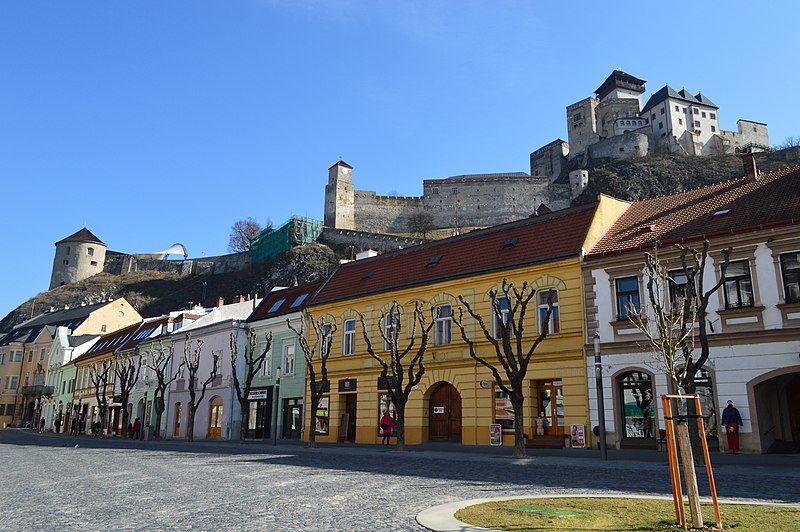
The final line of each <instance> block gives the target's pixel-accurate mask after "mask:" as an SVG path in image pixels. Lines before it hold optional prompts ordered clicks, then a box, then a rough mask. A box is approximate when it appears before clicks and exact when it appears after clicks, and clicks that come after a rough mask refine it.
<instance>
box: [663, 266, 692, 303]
mask: <svg viewBox="0 0 800 532" xmlns="http://www.w3.org/2000/svg"><path fill="white" fill-rule="evenodd" d="M667 275H669V302H670V303H673V304H674V303H675V302H676V301H677V300H678V298H680V299H685V298H686V283H687V282H688V278H687V277H686V272H684V271H683V270H672V271H671V272H668V273H667Z"/></svg>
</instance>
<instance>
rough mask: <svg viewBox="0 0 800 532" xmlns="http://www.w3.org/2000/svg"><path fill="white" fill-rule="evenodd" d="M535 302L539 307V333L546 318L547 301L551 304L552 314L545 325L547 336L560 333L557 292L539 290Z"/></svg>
mask: <svg viewBox="0 0 800 532" xmlns="http://www.w3.org/2000/svg"><path fill="white" fill-rule="evenodd" d="M536 301H537V303H538V305H539V332H541V331H542V324H543V323H544V319H545V317H546V316H547V309H548V308H549V304H548V301H550V302H552V303H553V312H552V313H551V314H550V321H548V323H547V334H556V333H557V332H560V331H561V319H560V316H559V312H558V290H556V289H555V288H550V289H545V290H541V291H540V292H539V293H538V294H536Z"/></svg>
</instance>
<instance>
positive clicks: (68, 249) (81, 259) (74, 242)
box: [48, 227, 106, 290]
mask: <svg viewBox="0 0 800 532" xmlns="http://www.w3.org/2000/svg"><path fill="white" fill-rule="evenodd" d="M105 262H106V245H105V243H103V241H102V240H100V239H99V238H97V237H96V236H95V235H94V234H92V232H91V231H89V230H88V229H86V228H85V227H84V228H83V229H81V230H80V231H78V232H77V233H74V234H72V235H70V236H68V237H67V238H65V239H63V240H59V241H58V242H56V256H55V258H54V259H53V273H52V275H51V276H50V288H49V289H48V290H52V289H53V288H56V287H58V286H61V285H63V284H69V283H76V282H78V281H82V280H83V279H86V278H88V277H91V276H92V275H94V274H96V273H100V272H102V271H103V266H104V264H105Z"/></svg>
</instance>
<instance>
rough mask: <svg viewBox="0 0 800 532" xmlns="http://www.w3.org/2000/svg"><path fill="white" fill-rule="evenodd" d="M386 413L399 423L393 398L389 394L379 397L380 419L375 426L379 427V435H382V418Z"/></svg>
mask: <svg viewBox="0 0 800 532" xmlns="http://www.w3.org/2000/svg"><path fill="white" fill-rule="evenodd" d="M384 412H388V413H389V416H390V417H391V418H392V419H394V420H395V421H397V412H396V411H395V408H394V403H393V402H392V398H391V397H390V396H389V394H388V393H382V394H380V396H379V401H378V419H377V420H375V426H376V427H378V434H380V426H381V418H382V417H383V414H384ZM392 434H394V431H392Z"/></svg>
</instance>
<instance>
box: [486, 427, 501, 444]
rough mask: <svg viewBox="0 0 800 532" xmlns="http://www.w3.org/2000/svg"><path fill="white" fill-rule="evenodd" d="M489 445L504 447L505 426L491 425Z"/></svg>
mask: <svg viewBox="0 0 800 532" xmlns="http://www.w3.org/2000/svg"><path fill="white" fill-rule="evenodd" d="M489 444H490V445H503V426H502V425H501V424H500V423H492V424H491V425H489Z"/></svg>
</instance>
